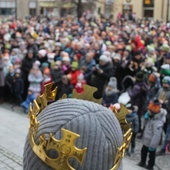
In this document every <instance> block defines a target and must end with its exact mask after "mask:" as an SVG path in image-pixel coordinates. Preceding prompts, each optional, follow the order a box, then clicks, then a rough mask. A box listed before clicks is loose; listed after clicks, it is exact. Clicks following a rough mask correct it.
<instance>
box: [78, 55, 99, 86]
mask: <svg viewBox="0 0 170 170" xmlns="http://www.w3.org/2000/svg"><path fill="white" fill-rule="evenodd" d="M95 65H96V62H95V60H94V59H93V56H92V53H87V54H86V56H85V58H83V59H82V60H81V62H80V69H81V70H82V71H83V74H84V77H85V80H86V82H87V84H89V83H90V79H91V75H92V73H93V67H94V66H95Z"/></svg>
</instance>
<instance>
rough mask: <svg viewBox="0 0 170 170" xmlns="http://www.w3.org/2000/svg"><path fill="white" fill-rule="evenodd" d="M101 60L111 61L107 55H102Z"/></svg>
mask: <svg viewBox="0 0 170 170" xmlns="http://www.w3.org/2000/svg"><path fill="white" fill-rule="evenodd" d="M99 60H101V61H104V62H106V63H107V62H108V61H109V59H108V57H107V56H106V55H101V56H100V58H99Z"/></svg>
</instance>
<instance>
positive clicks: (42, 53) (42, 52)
mask: <svg viewBox="0 0 170 170" xmlns="http://www.w3.org/2000/svg"><path fill="white" fill-rule="evenodd" d="M38 53H39V54H40V55H41V56H42V57H45V55H46V54H47V51H46V50H44V49H42V50H39V51H38Z"/></svg>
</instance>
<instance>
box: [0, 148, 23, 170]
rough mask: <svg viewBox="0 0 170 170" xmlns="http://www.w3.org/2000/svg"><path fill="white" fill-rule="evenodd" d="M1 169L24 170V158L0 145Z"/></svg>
mask: <svg viewBox="0 0 170 170" xmlns="http://www.w3.org/2000/svg"><path fill="white" fill-rule="evenodd" d="M0 170H22V158H21V157H19V156H18V155H16V154H14V153H12V152H10V151H8V150H6V148H4V147H2V146H0Z"/></svg>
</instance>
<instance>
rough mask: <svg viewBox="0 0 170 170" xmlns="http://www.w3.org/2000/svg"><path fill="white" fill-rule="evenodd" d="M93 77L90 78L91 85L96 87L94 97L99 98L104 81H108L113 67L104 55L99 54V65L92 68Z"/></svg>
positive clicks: (101, 94)
mask: <svg viewBox="0 0 170 170" xmlns="http://www.w3.org/2000/svg"><path fill="white" fill-rule="evenodd" d="M93 74H94V77H93V78H92V80H91V83H92V86H94V87H96V88H97V89H98V91H97V92H95V94H94V97H95V98H101V97H102V96H103V90H104V86H105V84H106V83H108V81H109V79H110V77H112V75H113V67H112V64H111V63H110V62H109V59H108V57H107V56H105V55H101V56H100V58H99V65H96V67H94V70H93Z"/></svg>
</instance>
